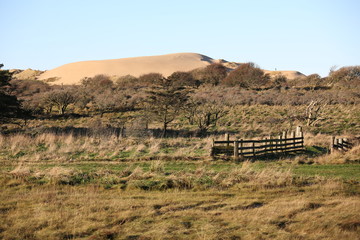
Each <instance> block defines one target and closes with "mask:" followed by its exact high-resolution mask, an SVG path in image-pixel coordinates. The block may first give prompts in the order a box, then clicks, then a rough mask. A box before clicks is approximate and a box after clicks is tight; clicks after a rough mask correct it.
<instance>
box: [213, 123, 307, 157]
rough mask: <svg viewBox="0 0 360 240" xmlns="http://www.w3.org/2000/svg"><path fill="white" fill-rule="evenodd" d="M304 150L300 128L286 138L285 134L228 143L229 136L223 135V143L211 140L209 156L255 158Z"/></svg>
mask: <svg viewBox="0 0 360 240" xmlns="http://www.w3.org/2000/svg"><path fill="white" fill-rule="evenodd" d="M303 150H304V134H303V132H302V128H301V127H300V126H299V127H297V128H296V132H295V131H292V132H291V134H290V136H289V137H288V135H287V132H283V133H282V135H280V136H278V137H277V138H273V137H271V136H269V138H263V139H260V140H243V139H236V140H234V141H230V139H229V134H226V135H225V141H215V140H213V144H212V148H211V152H210V156H212V157H214V156H216V155H220V154H224V155H233V156H234V158H235V159H238V158H239V157H257V156H264V155H269V154H278V153H283V154H284V153H296V152H302V151H303Z"/></svg>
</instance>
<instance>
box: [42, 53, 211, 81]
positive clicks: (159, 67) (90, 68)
mask: <svg viewBox="0 0 360 240" xmlns="http://www.w3.org/2000/svg"><path fill="white" fill-rule="evenodd" d="M214 61H215V60H213V59H212V58H209V57H207V56H204V55H201V54H197V53H176V54H167V55H160V56H149V57H133V58H122V59H113V60H101V61H85V62H75V63H69V64H65V65H63V66H60V67H58V68H55V69H52V70H49V71H46V72H45V73H43V74H42V75H41V76H40V77H39V79H40V80H45V79H49V78H59V79H58V80H57V81H55V82H54V83H56V84H61V83H63V84H76V83H79V82H80V80H81V79H82V78H84V77H93V76H95V75H96V74H106V75H109V76H124V75H128V74H130V75H133V76H135V77H138V76H140V75H142V74H146V73H150V72H158V73H161V74H163V75H164V76H169V75H170V74H172V73H173V72H176V71H190V70H193V69H195V68H200V67H205V66H207V65H209V64H211V63H213V62H214Z"/></svg>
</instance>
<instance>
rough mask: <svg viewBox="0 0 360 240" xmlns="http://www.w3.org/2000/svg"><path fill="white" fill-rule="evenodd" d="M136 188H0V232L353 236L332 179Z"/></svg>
mask: <svg viewBox="0 0 360 240" xmlns="http://www.w3.org/2000/svg"><path fill="white" fill-rule="evenodd" d="M327 184H329V183H324V184H316V185H312V186H304V187H302V188H295V187H293V186H281V187H278V188H249V186H248V185H242V184H240V185H234V186H233V187H232V188H229V189H227V190H216V189H209V190H202V191H186V190H182V191H178V190H172V191H165V192H164V191H139V190H136V189H135V190H127V191H123V190H121V189H111V190H106V189H104V188H102V187H99V186H98V185H80V186H68V185H43V186H36V187H30V186H31V185H26V184H20V185H16V184H15V185H14V184H13V185H12V187H7V188H5V189H4V188H3V189H2V194H1V196H0V200H1V201H0V202H1V211H0V217H1V219H3V221H1V223H0V229H1V232H0V237H1V238H2V239H269V238H271V239H356V238H357V237H358V236H359V233H360V221H359V219H360V213H359V211H358V210H359V209H360V201H359V197H358V195H357V196H348V195H347V193H346V191H344V187H343V186H342V185H341V184H340V185H338V184H335V183H334V182H332V183H330V184H331V187H330V188H329V187H328V186H326V185H327Z"/></svg>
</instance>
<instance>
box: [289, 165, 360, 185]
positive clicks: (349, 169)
mask: <svg viewBox="0 0 360 240" xmlns="http://www.w3.org/2000/svg"><path fill="white" fill-rule="evenodd" d="M293 171H294V173H295V174H297V175H300V176H323V177H327V178H342V179H348V180H356V181H360V164H332V165H297V166H295V167H294V169H293Z"/></svg>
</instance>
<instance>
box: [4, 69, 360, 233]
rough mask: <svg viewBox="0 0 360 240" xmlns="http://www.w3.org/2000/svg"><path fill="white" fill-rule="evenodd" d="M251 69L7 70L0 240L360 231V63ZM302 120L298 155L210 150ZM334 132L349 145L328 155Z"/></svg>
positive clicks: (274, 132) (267, 134) (290, 126)
mask: <svg viewBox="0 0 360 240" xmlns="http://www.w3.org/2000/svg"><path fill="white" fill-rule="evenodd" d="M244 67H245V68H246V69H243V70H242V71H244V70H246V71H245V73H246V72H248V71H247V68H250V69H253V71H252V72H253V73H259V74H260V75H259V76H258V79H257V80H258V81H260V82H256V81H255V82H253V83H252V82H251V81H250V82H249V81H248V80H249V79H253V77H254V76H255V75H254V74H250V76H245V77H244V76H243V75H241V74H240V76H238V77H237V78H236V77H235V78H228V77H229V76H230V75H232V74H230V73H229V74H228V73H227V71H226V69H224V67H223V66H219V65H216V64H215V65H212V66H211V67H209V68H205V69H203V70H201V69H200V70H199V69H198V70H196V71H192V72H188V73H186V72H176V73H174V74H172V75H171V76H169V77H167V78H165V77H163V76H162V75H160V74H157V73H151V74H145V75H144V76H140V77H139V78H136V77H133V76H123V77H120V78H119V79H117V80H116V81H113V80H111V79H110V77H109V76H105V75H98V76H95V77H93V78H86V79H83V80H82V82H81V85H71V86H56V85H48V84H46V83H44V82H40V81H37V80H23V79H15V80H14V79H13V80H12V81H11V84H10V85H11V88H9V86H10V85H9V86H6V89H4V90H3V91H4V93H5V91H9V89H10V90H11V91H10V93H8V94H9V95H8V97H9V99H13V100H16V98H14V96H15V95H16V97H17V98H18V99H19V101H14V102H13V106H9V109H8V110H9V112H8V115H4V116H2V117H0V121H2V122H1V123H2V124H1V125H0V126H1V128H0V132H1V134H0V189H1V195H0V239H14V240H15V239H57V240H65V239H128V240H130V239H139V240H140V239H142V240H145V239H259V240H260V239H289V240H290V239H299V240H302V239H304V240H305V239H336V240H337V239H358V238H359V236H360V198H359V196H360V186H359V182H360V164H359V163H360V145H359V141H360V138H359V134H360V108H359V103H360V102H359V99H360V98H359V94H358V87H357V86H358V84H357V83H358V82H359V77H358V76H359V74H354V73H358V70H359V68H358V67H350V68H341V69H339V70H337V71H335V72H332V73H331V74H330V76H329V77H327V78H321V77H320V76H318V75H316V74H315V75H309V76H308V77H306V78H299V79H293V80H286V78H284V76H277V77H274V78H270V77H269V76H267V75H264V73H263V72H262V71H260V70H259V69H257V68H256V67H254V66H253V64H244ZM215 70H216V71H215ZM240 70H241V68H240V69H239V71H240ZM239 71H235V70H234V72H235V73H239ZM240 73H241V71H240ZM250 73H251V71H250ZM9 76H10V77H11V75H9ZM226 76H227V77H226ZM241 76H242V78H240V77H241ZM224 77H226V78H224ZM221 78H224V79H221ZM226 79H227V80H228V81H225V80H226ZM241 79H242V80H241ZM230 80H231V81H230ZM240 80H241V81H240ZM350 80H351V81H350ZM236 81H239V82H236ZM263 81H266V84H265V85H264V84H263ZM249 84H250V85H249ZM259 84H260V85H259ZM252 85H253V86H252ZM11 94H13V95H11ZM4 96H6V95H4ZM19 107H20V108H19ZM17 108H19V109H17ZM14 109H15V110H16V111H14V112H11V111H13V110H14ZM17 110H19V111H17ZM17 113H21V114H20V116H16V114H17ZM169 119H170V120H169ZM297 126H302V127H303V131H304V144H305V146H304V150H303V151H302V152H301V153H297V154H277V155H275V156H266V157H261V158H245V159H239V160H238V159H237V160H234V159H233V158H232V157H229V156H217V157H212V156H210V149H211V146H212V143H213V140H214V139H215V140H223V139H224V135H225V134H230V138H231V139H236V138H238V139H261V138H265V137H266V138H267V137H270V136H273V137H276V136H279V134H281V133H282V132H284V131H287V132H288V133H290V132H291V131H293V130H295V128H296V127H297ZM333 136H336V137H341V138H347V139H348V140H349V141H350V142H352V143H353V148H351V149H348V151H343V152H335V153H331V154H330V151H329V150H330V149H329V145H330V140H331V139H332V137H333Z"/></svg>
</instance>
